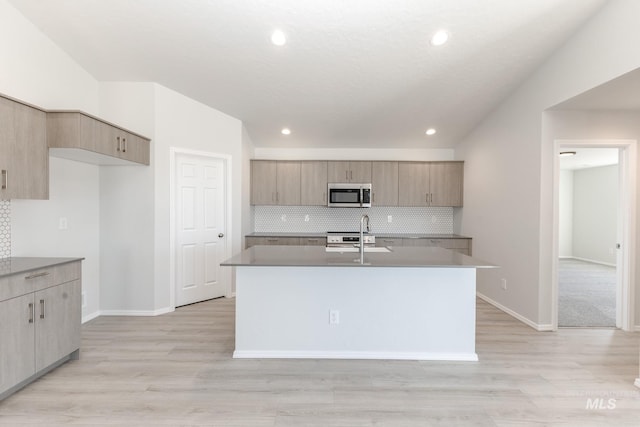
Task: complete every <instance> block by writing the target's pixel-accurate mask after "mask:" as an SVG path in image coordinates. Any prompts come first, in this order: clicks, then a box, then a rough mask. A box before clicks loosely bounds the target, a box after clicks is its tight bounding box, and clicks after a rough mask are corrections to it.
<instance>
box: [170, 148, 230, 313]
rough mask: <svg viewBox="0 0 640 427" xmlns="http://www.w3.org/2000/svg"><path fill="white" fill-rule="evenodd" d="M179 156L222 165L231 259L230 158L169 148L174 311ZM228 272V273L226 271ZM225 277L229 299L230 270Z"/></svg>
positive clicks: (172, 299)
mask: <svg viewBox="0 0 640 427" xmlns="http://www.w3.org/2000/svg"><path fill="white" fill-rule="evenodd" d="M181 154H186V155H189V156H196V157H202V158H206V159H215V160H221V161H222V162H223V164H224V169H225V172H224V175H225V188H224V192H225V196H224V199H225V203H226V212H225V219H224V230H225V232H224V233H225V237H226V238H227V244H226V245H225V258H230V257H231V246H232V241H233V239H232V237H233V236H232V235H231V230H232V228H231V227H232V218H233V217H232V211H231V207H232V204H231V201H232V194H231V176H232V175H231V156H230V155H228V154H219V153H211V152H207V151H198V150H189V149H185V148H178V147H170V148H169V171H170V172H169V305H170V307H172V308H173V309H174V310H175V308H176V255H177V254H176V229H177V226H176V199H177V198H176V183H177V176H176V172H177V171H176V157H177V156H178V155H181ZM227 270H228V271H227ZM222 271H223V274H224V275H225V278H224V280H225V282H226V283H227V285H226V290H225V298H230V297H231V296H232V294H231V285H232V283H231V280H232V275H231V269H228V268H227V269H223V270H222Z"/></svg>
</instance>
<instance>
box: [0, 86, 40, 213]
mask: <svg viewBox="0 0 640 427" xmlns="http://www.w3.org/2000/svg"><path fill="white" fill-rule="evenodd" d="M46 129H47V128H46V113H45V112H44V111H42V110H39V109H37V108H34V107H31V106H28V105H25V104H22V103H20V102H17V101H14V100H11V99H8V98H5V97H2V96H0V199H4V200H8V199H48V198H49V155H48V152H47V132H46Z"/></svg>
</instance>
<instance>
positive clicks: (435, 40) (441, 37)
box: [431, 30, 449, 46]
mask: <svg viewBox="0 0 640 427" xmlns="http://www.w3.org/2000/svg"><path fill="white" fill-rule="evenodd" d="M448 39H449V33H447V32H446V31H445V30H439V31H437V32H436V33H435V34H434V35H433V37H431V44H432V45H433V46H441V45H443V44H445V43H446V42H447V40H448Z"/></svg>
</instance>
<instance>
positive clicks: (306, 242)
mask: <svg viewBox="0 0 640 427" xmlns="http://www.w3.org/2000/svg"><path fill="white" fill-rule="evenodd" d="M300 244H301V245H303V246H327V238H326V237H301V238H300Z"/></svg>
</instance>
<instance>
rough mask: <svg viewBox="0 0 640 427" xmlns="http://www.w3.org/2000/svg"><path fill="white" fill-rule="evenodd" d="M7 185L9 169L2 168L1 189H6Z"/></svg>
mask: <svg viewBox="0 0 640 427" xmlns="http://www.w3.org/2000/svg"><path fill="white" fill-rule="evenodd" d="M7 187H9V171H8V170H6V169H2V189H3V190H6V189H7Z"/></svg>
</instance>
